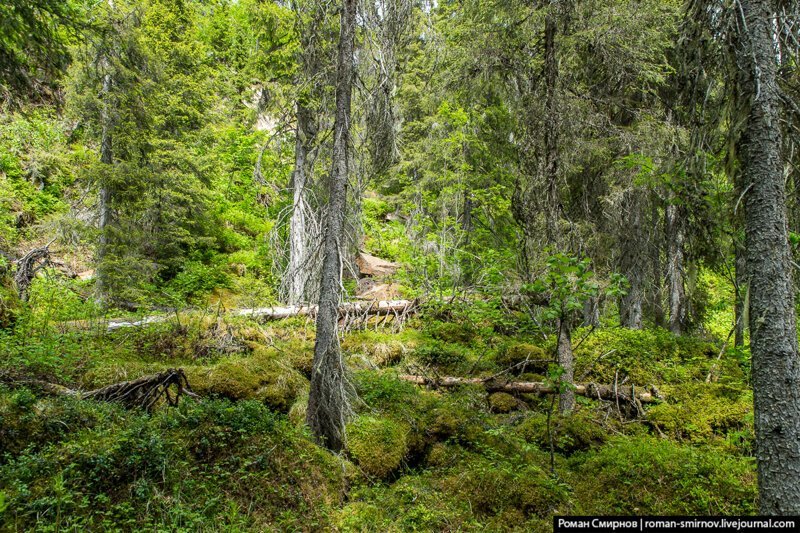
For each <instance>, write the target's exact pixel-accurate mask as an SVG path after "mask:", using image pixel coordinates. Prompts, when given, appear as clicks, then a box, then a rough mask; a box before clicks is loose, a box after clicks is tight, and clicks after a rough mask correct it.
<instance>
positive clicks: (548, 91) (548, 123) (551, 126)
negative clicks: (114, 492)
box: [544, 1, 559, 245]
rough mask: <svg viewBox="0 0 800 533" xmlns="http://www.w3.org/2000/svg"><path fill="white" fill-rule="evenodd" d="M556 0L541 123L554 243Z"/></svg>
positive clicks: (548, 27) (548, 32) (548, 26)
mask: <svg viewBox="0 0 800 533" xmlns="http://www.w3.org/2000/svg"><path fill="white" fill-rule="evenodd" d="M556 9H558V1H552V2H551V3H550V12H549V13H548V14H547V16H546V17H545V22H544V79H545V104H544V113H545V124H544V177H545V182H546V183H547V207H546V209H547V211H546V214H545V217H546V233H547V242H548V243H549V244H551V245H557V243H558V241H559V231H558V219H559V212H558V210H559V194H558V124H557V122H558V110H557V108H558V102H557V94H556V91H557V90H558V58H557V57H556V33H557V32H558V19H557V14H556V13H555V11H556Z"/></svg>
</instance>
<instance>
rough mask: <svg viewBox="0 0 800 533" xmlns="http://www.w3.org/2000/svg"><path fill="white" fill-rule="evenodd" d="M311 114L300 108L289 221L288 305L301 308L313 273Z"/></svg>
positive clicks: (298, 110)
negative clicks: (309, 215)
mask: <svg viewBox="0 0 800 533" xmlns="http://www.w3.org/2000/svg"><path fill="white" fill-rule="evenodd" d="M313 120H314V118H313V116H311V111H310V110H309V109H308V108H306V107H305V106H304V105H302V104H300V103H298V104H297V136H296V140H295V151H294V170H293V171H292V217H291V219H290V220H289V266H288V270H287V272H286V276H287V278H288V279H287V284H286V286H287V289H286V292H287V294H286V296H287V301H288V303H289V304H291V305H298V304H301V303H304V302H305V301H306V296H307V293H306V285H307V282H308V280H309V279H310V278H311V275H312V273H313V270H314V269H313V268H312V265H311V264H310V262H311V257H310V254H309V247H308V243H307V233H308V228H307V222H308V221H307V220H306V216H307V212H308V211H307V210H308V209H309V205H308V202H307V191H306V185H307V183H306V182H307V180H308V177H309V175H308V160H307V158H308V155H309V153H310V151H311V147H312V145H313V142H314V138H315V136H316V135H315V131H314V126H313Z"/></svg>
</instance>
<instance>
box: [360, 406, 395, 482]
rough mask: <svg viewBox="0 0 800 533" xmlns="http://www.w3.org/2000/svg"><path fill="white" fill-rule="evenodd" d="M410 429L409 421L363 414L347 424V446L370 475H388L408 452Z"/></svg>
mask: <svg viewBox="0 0 800 533" xmlns="http://www.w3.org/2000/svg"><path fill="white" fill-rule="evenodd" d="M408 433H409V428H408V426H407V425H406V424H403V423H400V422H396V421H394V420H391V419H386V418H374V417H369V416H361V417H358V418H357V419H356V420H355V421H354V422H352V423H351V424H349V425H348V426H347V450H348V452H349V453H350V456H351V457H352V458H353V460H354V461H355V462H356V464H357V465H358V466H360V467H361V469H362V470H363V471H364V472H365V473H366V474H367V475H369V476H373V477H378V478H385V477H387V476H389V474H391V473H393V472H395V471H397V470H398V469H399V468H400V466H401V465H402V463H403V459H404V458H405V457H406V455H407V454H408Z"/></svg>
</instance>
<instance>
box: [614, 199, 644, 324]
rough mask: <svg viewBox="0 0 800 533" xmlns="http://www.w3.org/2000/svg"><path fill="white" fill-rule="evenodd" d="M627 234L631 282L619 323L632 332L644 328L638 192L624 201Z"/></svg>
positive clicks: (625, 260) (626, 270)
mask: <svg viewBox="0 0 800 533" xmlns="http://www.w3.org/2000/svg"><path fill="white" fill-rule="evenodd" d="M624 204H625V205H624V211H625V213H627V218H626V220H625V228H624V230H625V233H624V234H623V235H622V243H621V244H622V258H621V260H620V263H621V267H622V273H623V274H624V275H625V277H626V278H627V280H628V289H627V293H626V294H625V295H624V296H623V297H622V298H621V299H620V309H619V313H620V322H621V323H622V326H623V327H626V328H629V329H642V321H643V310H642V307H643V306H642V300H643V299H644V272H643V263H644V261H642V255H643V250H644V249H645V248H644V246H643V245H642V241H643V239H642V205H641V204H642V200H641V193H640V192H639V191H638V190H635V189H634V190H632V191H629V192H628V193H627V199H626V200H625V202H624Z"/></svg>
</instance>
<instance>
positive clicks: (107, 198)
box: [95, 58, 114, 302]
mask: <svg viewBox="0 0 800 533" xmlns="http://www.w3.org/2000/svg"><path fill="white" fill-rule="evenodd" d="M101 68H102V69H103V70H104V71H105V74H104V75H103V87H102V106H103V108H102V110H101V116H100V121H101V123H102V126H101V129H102V131H101V133H100V162H101V163H102V164H103V180H102V183H101V184H100V195H99V196H100V198H99V201H98V215H99V217H98V228H99V230H100V239H99V242H98V244H97V253H96V256H95V273H96V275H95V289H96V291H97V298H98V300H99V301H101V302H103V301H105V300H106V296H107V292H108V281H107V279H106V278H107V276H106V267H105V265H104V264H103V262H104V261H105V258H106V252H107V250H108V227H109V226H110V224H111V217H112V212H111V184H110V183H109V178H110V174H111V173H112V172H113V164H114V151H113V149H114V145H113V133H112V130H113V123H112V118H111V113H112V110H111V102H110V99H111V90H112V85H113V79H112V77H111V73H110V72H108V70H109V68H110V67H109V63H108V59H106V58H103V59H102V60H101Z"/></svg>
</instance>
